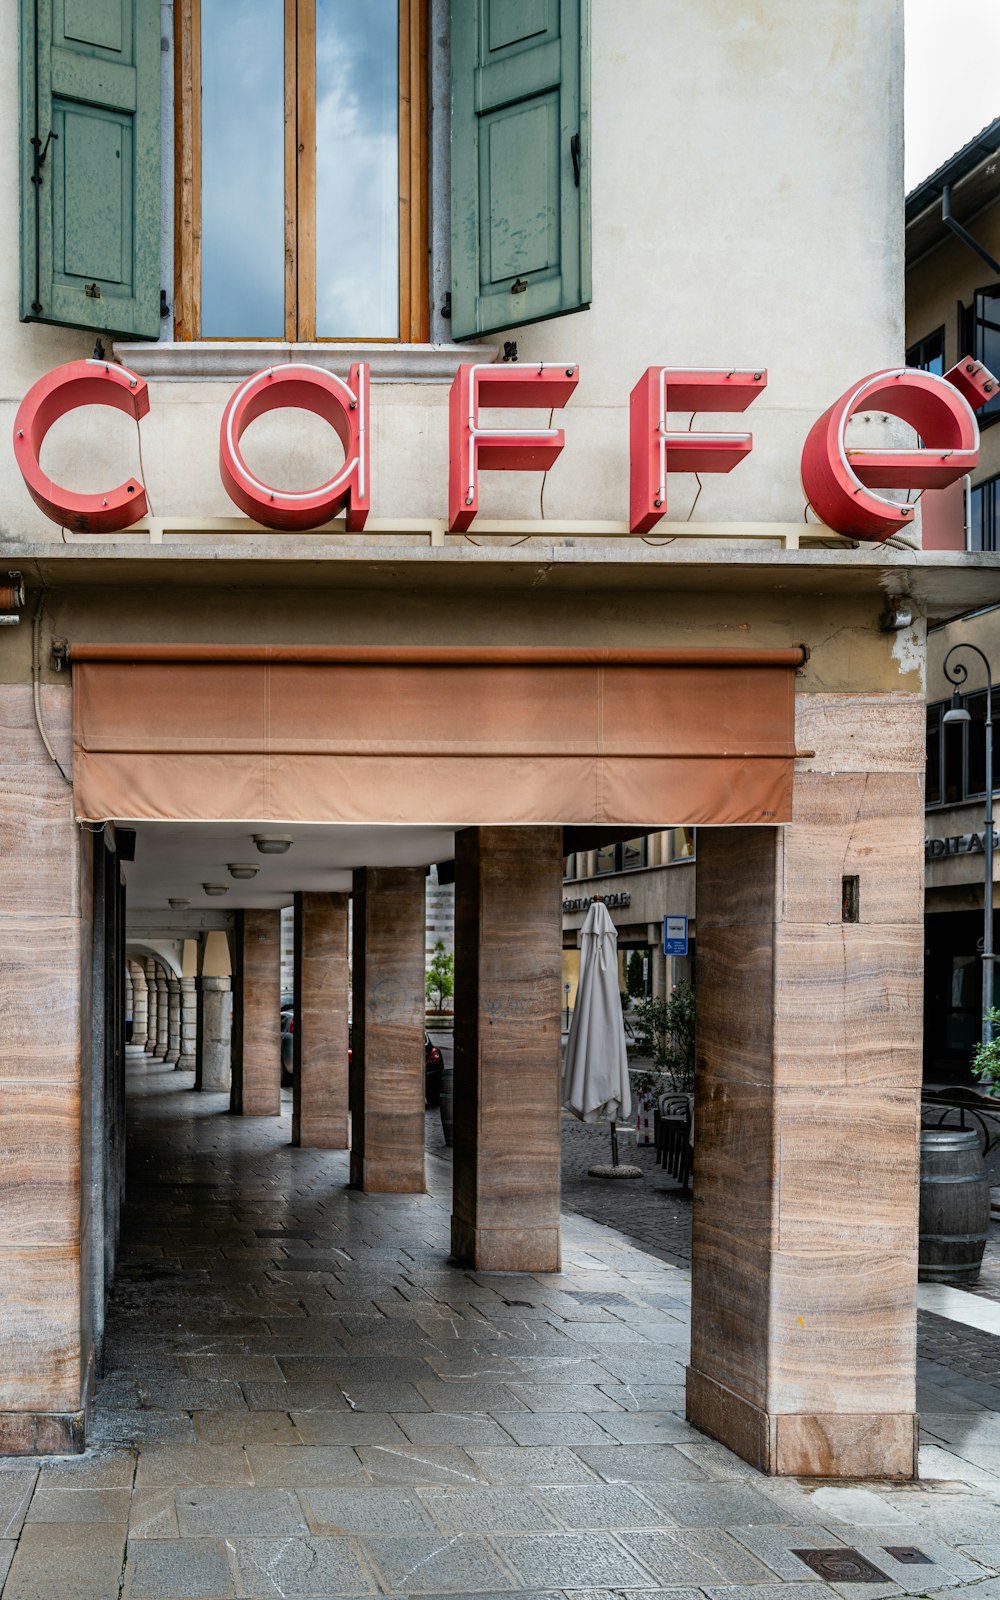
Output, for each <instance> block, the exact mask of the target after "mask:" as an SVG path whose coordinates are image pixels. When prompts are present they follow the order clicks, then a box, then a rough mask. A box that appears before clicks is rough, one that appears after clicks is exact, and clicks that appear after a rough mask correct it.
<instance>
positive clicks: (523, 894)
mask: <svg viewBox="0 0 1000 1600" xmlns="http://www.w3.org/2000/svg"><path fill="white" fill-rule="evenodd" d="M561 944H562V829H561V828H463V829H462V830H461V831H460V832H459V833H458V834H457V835H456V838H455V967H456V974H457V976H456V983H455V1146H454V1172H455V1177H454V1197H453V1209H452V1219H451V1248H452V1254H453V1255H454V1256H455V1257H456V1258H457V1259H458V1260H459V1261H465V1262H467V1263H468V1264H469V1265H470V1266H472V1267H474V1268H475V1269H476V1270H477V1271H481V1272H558V1271H559V1107H560V1101H561V1093H560V1088H561V1085H560V1069H561V1050H560V1001H561V998H562V992H561V987H560V985H561V979H562V967H561Z"/></svg>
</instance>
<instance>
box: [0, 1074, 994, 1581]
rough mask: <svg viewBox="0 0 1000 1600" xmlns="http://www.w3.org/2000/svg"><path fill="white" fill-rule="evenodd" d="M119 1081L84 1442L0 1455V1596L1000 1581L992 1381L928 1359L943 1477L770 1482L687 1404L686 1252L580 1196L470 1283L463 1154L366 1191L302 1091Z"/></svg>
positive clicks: (931, 1469)
mask: <svg viewBox="0 0 1000 1600" xmlns="http://www.w3.org/2000/svg"><path fill="white" fill-rule="evenodd" d="M131 1079H132V1090H133V1093H132V1101H131V1110H132V1116H131V1124H130V1145H129V1165H130V1173H129V1198H128V1205H127V1210H126V1217H125V1230H124V1237H123V1251H122V1261H121V1271H120V1274H119V1278H118V1282H117V1284H116V1287H115V1291H114V1296H113V1301H112V1306H111V1311H110V1319H109V1329H108V1344H107V1370H106V1375H105V1377H104V1379H103V1381H102V1382H101V1384H100V1386H99V1392H98V1397H97V1401H96V1405H95V1412H94V1423H93V1437H94V1439H95V1441H96V1443H95V1448H93V1449H91V1450H90V1451H88V1453H87V1454H86V1455H85V1456H83V1457H75V1458H65V1459H61V1460H51V1459H50V1460H45V1461H32V1460H5V1461H0V1512H2V1514H0V1552H2V1561H0V1572H2V1571H3V1570H4V1569H5V1568H6V1567H7V1566H8V1565H9V1572H8V1573H7V1577H6V1583H5V1585H4V1588H3V1600H232V1597H235V1596H244V1597H262V1596H283V1597H288V1600H292V1597H300V1596H301V1597H308V1600H332V1597H334V1596H358V1595H379V1594H381V1595H389V1596H404V1595H413V1596H428V1597H434V1596H442V1597H443V1596H445V1595H450V1596H452V1597H453V1600H461V1597H462V1596H477V1597H479V1600H495V1597H498V1596H499V1595H501V1594H510V1593H516V1594H519V1595H528V1596H541V1595H543V1594H544V1595H556V1596H563V1597H566V1600H597V1597H608V1596H611V1595H616V1596H619V1597H621V1600H630V1597H633V1596H634V1597H636V1600H639V1597H640V1596H645V1597H648V1600H667V1597H668V1596H669V1597H672V1600H778V1596H779V1592H785V1591H787V1586H788V1585H789V1584H792V1585H793V1586H794V1587H793V1589H792V1590H791V1596H792V1600H834V1596H835V1595H840V1596H842V1597H843V1600H848V1596H850V1595H851V1594H856V1592H857V1588H856V1586H847V1585H844V1584H842V1583H824V1582H820V1581H817V1579H816V1575H815V1574H814V1572H812V1570H811V1569H810V1568H809V1567H807V1566H806V1565H804V1563H803V1562H802V1561H801V1560H800V1559H799V1557H798V1556H796V1555H795V1553H794V1552H795V1551H796V1550H800V1549H805V1548H809V1547H817V1548H822V1549H825V1550H837V1549H841V1548H843V1547H844V1546H849V1547H853V1548H854V1549H856V1550H859V1551H860V1552H861V1553H862V1554H864V1555H866V1556H867V1557H868V1558H869V1559H870V1560H871V1561H872V1562H873V1563H874V1565H875V1566H876V1567H877V1568H878V1569H879V1571H880V1573H882V1574H884V1575H885V1576H884V1579H880V1580H879V1581H878V1582H877V1583H870V1584H866V1585H863V1586H862V1593H863V1594H865V1595H868V1596H870V1597H871V1600H882V1597H883V1596H891V1595H896V1594H899V1595H904V1594H914V1595H923V1594H926V1595H931V1596H938V1595H940V1596H941V1597H942V1600H943V1597H944V1596H945V1595H948V1594H951V1593H953V1592H954V1591H955V1590H957V1589H961V1588H975V1590H976V1592H977V1595H983V1596H985V1597H989V1600H996V1597H997V1596H1000V1477H998V1475H997V1473H998V1468H1000V1427H998V1421H1000V1419H998V1418H997V1417H996V1416H995V1415H994V1414H993V1401H994V1399H995V1398H996V1391H993V1390H988V1386H986V1385H983V1384H978V1385H977V1384H976V1383H973V1382H971V1381H970V1380H966V1379H960V1378H959V1379H955V1378H953V1377H951V1376H949V1374H948V1372H947V1369H946V1368H945V1367H944V1366H943V1365H942V1366H941V1367H940V1369H939V1370H938V1369H937V1368H935V1374H934V1375H933V1377H932V1380H931V1381H929V1382H928V1384H927V1386H926V1391H925V1395H924V1403H925V1406H927V1409H928V1410H929V1411H930V1412H931V1413H932V1416H930V1417H929V1418H928V1422H929V1425H930V1437H931V1439H932V1441H933V1442H932V1443H931V1444H930V1445H929V1448H928V1450H927V1451H926V1452H925V1457H924V1468H925V1471H926V1472H927V1473H928V1474H929V1476H930V1478H931V1480H933V1481H930V1482H927V1483H925V1484H922V1485H919V1486H912V1485H911V1486H905V1485H896V1486H891V1485H884V1486H876V1487H864V1488H860V1487H851V1486H845V1485H829V1484H825V1485H824V1484H816V1483H806V1482H801V1483H800V1482H792V1481H788V1480H780V1481H775V1480H767V1479H763V1478H761V1477H760V1476H759V1475H758V1474H756V1473H755V1472H753V1470H752V1469H751V1468H749V1467H747V1466H746V1465H745V1464H744V1463H742V1462H740V1461H739V1460H737V1458H736V1457H734V1456H732V1455H731V1454H730V1453H729V1452H728V1451H726V1450H724V1449H723V1448H722V1447H721V1446H719V1445H717V1444H715V1443H714V1442H712V1441H711V1440H709V1439H706V1438H705V1437H703V1436H702V1435H700V1434H698V1433H696V1432H695V1431H694V1430H693V1429H691V1428H690V1427H688V1426H687V1424H686V1423H685V1422H684V1420H683V1370H684V1362H685V1359H686V1349H687V1319H688V1302H689V1290H690V1281H689V1274H688V1272H687V1271H686V1270H685V1269H684V1268H683V1267H679V1266H676V1265H674V1264H672V1263H671V1262H669V1261H664V1260H661V1259H657V1258H655V1257H654V1256H652V1255H650V1254H649V1253H647V1252H645V1251H644V1250H641V1249H639V1248H637V1247H636V1246H635V1245H634V1244H632V1243H631V1242H630V1240H629V1239H627V1238H626V1237H624V1235H623V1234H622V1233H620V1232H618V1231H616V1230H614V1229H611V1228H608V1227H605V1226H602V1225H601V1224H599V1223H596V1222H593V1221H591V1220H589V1219H587V1218H584V1217H581V1216H579V1215H574V1214H572V1213H569V1214H567V1215H566V1216H565V1218H564V1229H563V1244H564V1267H563V1271H562V1272H561V1273H559V1274H557V1275H551V1276H544V1275H543V1276H538V1277H535V1276H530V1275H525V1276H518V1277H513V1276H493V1277H491V1276H488V1275H482V1274H476V1273H472V1272H469V1271H466V1270H464V1269H462V1268H459V1267H455V1266H452V1265H449V1263H448V1259H447V1252H448V1212H449V1204H448V1201H449V1196H448V1180H449V1176H450V1174H449V1168H448V1165H447V1163H446V1162H444V1161H442V1160H440V1159H437V1158H434V1157H431V1158H430V1159H429V1161H428V1168H429V1180H430V1186H431V1193H429V1194H427V1195H419V1196H401V1195H400V1196H371V1195H367V1196H366V1195H360V1194H357V1193H354V1192H352V1191H350V1190H349V1189H347V1187H346V1177H347V1162H346V1157H345V1156H344V1155H343V1154H340V1153H323V1152H317V1151H307V1150H296V1149H293V1148H292V1147H291V1146H290V1145H289V1143H288V1139H289V1118H288V1109H289V1107H288V1104H287V1101H286V1107H285V1114H284V1115H283V1116H282V1117H281V1118H280V1119H272V1118H265V1119H253V1120H244V1119H240V1118H234V1117H230V1116H229V1115H227V1113H226V1101H225V1100H224V1098H223V1097H221V1096H213V1095H193V1094H190V1093H188V1092H187V1091H188V1090H189V1089H190V1086H191V1082H192V1079H191V1076H190V1075H189V1074H184V1073H177V1072H173V1071H171V1070H169V1069H168V1068H166V1067H165V1066H164V1065H163V1064H162V1063H150V1062H149V1061H148V1058H147V1059H146V1060H145V1061H142V1062H141V1064H140V1062H136V1064H135V1065H134V1066H133V1069H132V1072H131ZM636 1187H637V1186H636ZM602 1203H603V1202H602ZM643 1203H644V1204H645V1203H646V1202H645V1201H644V1202H643ZM650 1203H651V1204H652V1203H653V1202H652V1201H650ZM657 1203H662V1202H657ZM938 1380H940V1381H938ZM987 1395H989V1397H990V1398H989V1399H987ZM928 1401H929V1402H930V1405H927V1402H928ZM901 1547H915V1548H916V1549H917V1550H919V1551H920V1552H922V1553H923V1556H924V1557H925V1558H926V1559H925V1560H923V1561H921V1562H920V1563H918V1564H916V1565H914V1564H911V1563H910V1562H908V1561H907V1560H905V1559H903V1558H902V1556H901V1555H900V1550H901ZM893 1550H894V1551H896V1552H897V1554H896V1555H893V1554H891V1553H890V1552H891V1551H893ZM897 1557H898V1558H897Z"/></svg>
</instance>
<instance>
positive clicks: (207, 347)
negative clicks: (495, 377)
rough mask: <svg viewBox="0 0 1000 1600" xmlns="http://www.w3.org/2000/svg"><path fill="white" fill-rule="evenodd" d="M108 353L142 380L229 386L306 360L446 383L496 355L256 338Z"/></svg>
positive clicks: (127, 347) (343, 373)
mask: <svg viewBox="0 0 1000 1600" xmlns="http://www.w3.org/2000/svg"><path fill="white" fill-rule="evenodd" d="M114 352H115V355H116V356H117V357H118V359H119V360H120V361H121V362H123V363H124V365H125V366H126V367H128V368H129V369H130V371H132V372H137V373H138V374H139V376H140V377H142V378H152V379H155V380H156V381H157V382H172V381H173V382H178V381H181V380H187V381H190V380H191V379H195V380H202V381H209V382H216V383H224V382H234V383H235V382H237V381H238V380H239V379H240V378H249V377H252V376H253V374H254V373H255V372H260V371H261V370H262V368H264V367H270V366H278V365H283V364H285V363H286V362H289V361H303V362H308V363H309V365H311V366H314V367H322V368H323V369H324V371H326V372H333V373H336V375H337V376H338V377H340V378H346V377H347V376H348V374H349V371H350V367H351V364H352V362H355V361H367V362H368V365H369V367H370V369H371V381H372V383H450V382H451V380H452V379H453V378H454V376H455V373H456V372H457V371H458V369H459V367H460V366H461V365H462V364H463V362H467V361H495V360H496V358H497V356H498V354H499V352H498V350H497V347H496V345H492V344H285V343H284V342H283V341H281V340H273V341H271V340H259V339H240V340H222V339H205V340H196V339H191V340H184V341H178V342H176V343H172V342H169V341H167V340H161V341H160V342H158V343H156V344H153V343H146V342H134V343H133V342H128V343H121V344H119V343H118V341H117V340H116V341H115V344H114Z"/></svg>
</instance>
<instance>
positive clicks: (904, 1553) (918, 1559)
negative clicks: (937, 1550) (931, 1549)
mask: <svg viewBox="0 0 1000 1600" xmlns="http://www.w3.org/2000/svg"><path fill="white" fill-rule="evenodd" d="M882 1549H883V1550H884V1551H885V1553H886V1555H887V1556H892V1559H893V1561H901V1562H902V1563H903V1565H904V1566H907V1567H919V1566H928V1567H931V1566H933V1565H934V1563H933V1560H932V1558H931V1557H930V1556H925V1555H924V1552H923V1551H922V1550H918V1549H917V1547H916V1545H913V1544H884V1545H883V1546H882Z"/></svg>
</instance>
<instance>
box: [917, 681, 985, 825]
mask: <svg viewBox="0 0 1000 1600" xmlns="http://www.w3.org/2000/svg"><path fill="white" fill-rule="evenodd" d="M950 704H951V702H950V700H941V701H939V702H938V703H937V704H936V705H931V706H928V707H927V788H926V803H927V805H928V806H936V805H951V806H953V805H959V804H961V802H962V801H963V800H974V799H976V798H978V797H979V796H981V795H984V794H985V793H986V691H985V689H980V690H978V691H977V692H976V693H975V694H970V695H966V697H965V705H966V706H967V708H968V712H969V717H970V720H969V721H968V722H959V723H951V724H950V725H947V726H946V725H945V724H944V723H943V722H942V717H943V716H944V713H945V712H946V711H947V709H948V707H949V705H950ZM993 712H994V716H998V715H1000V694H998V693H997V689H996V686H994V690H993ZM997 734H998V735H1000V727H998V728H997ZM993 787H994V789H996V788H998V787H1000V737H997V736H995V737H994V744H993Z"/></svg>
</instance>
